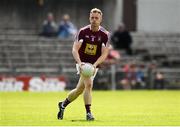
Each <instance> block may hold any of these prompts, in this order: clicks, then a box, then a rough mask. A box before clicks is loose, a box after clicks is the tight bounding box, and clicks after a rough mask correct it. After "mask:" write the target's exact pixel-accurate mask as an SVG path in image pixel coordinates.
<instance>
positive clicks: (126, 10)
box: [0, 0, 180, 91]
mask: <svg viewBox="0 0 180 127" xmlns="http://www.w3.org/2000/svg"><path fill="white" fill-rule="evenodd" d="M94 7H97V8H99V9H101V10H102V11H103V22H102V26H103V27H105V28H106V29H107V30H109V31H110V32H111V35H112V36H111V43H112V49H111V51H110V53H109V56H108V58H107V60H106V61H105V62H104V63H103V64H102V65H101V69H100V70H99V72H98V74H97V77H96V78H95V81H94V82H95V84H94V89H97V90H134V89H179V88H180V13H179V12H180V1H179V0H83V1H82V0H28V1H25V0H13V1H12V0H1V1H0V17H1V18H0V19H1V20H0V91H64V90H69V89H72V88H74V87H75V85H76V83H77V81H78V75H76V69H75V61H74V59H73V57H72V54H71V49H72V44H73V41H74V36H75V35H76V33H77V32H78V29H79V28H81V27H83V26H85V25H87V24H89V11H90V10H91V9H92V8H94Z"/></svg>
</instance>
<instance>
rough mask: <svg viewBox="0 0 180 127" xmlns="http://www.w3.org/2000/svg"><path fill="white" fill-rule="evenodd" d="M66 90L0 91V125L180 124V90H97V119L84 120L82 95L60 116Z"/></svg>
mask: <svg viewBox="0 0 180 127" xmlns="http://www.w3.org/2000/svg"><path fill="white" fill-rule="evenodd" d="M66 95H67V92H59V93H32V92H1V93H0V125H11V126H12V125H36V126H45V125H46V126H53V125H54V126H84V125H86V126H93V125H99V126H103V125H104V126H110V125H122V126H127V125H152V126H162V125H179V126H180V92H179V91H166V90H165V91H94V92H93V103H92V112H93V114H94V116H95V118H96V120H95V121H92V122H88V121H85V108H84V104H83V97H82V95H81V96H80V97H79V98H78V99H77V100H75V101H74V102H72V104H70V105H69V106H68V107H67V109H66V111H65V116H64V120H57V118H56V115H57V111H58V108H57V103H58V101H60V100H63V99H64V98H65V97H66Z"/></svg>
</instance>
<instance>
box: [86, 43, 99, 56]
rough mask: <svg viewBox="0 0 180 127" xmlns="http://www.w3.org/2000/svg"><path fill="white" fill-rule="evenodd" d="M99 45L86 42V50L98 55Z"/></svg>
mask: <svg viewBox="0 0 180 127" xmlns="http://www.w3.org/2000/svg"><path fill="white" fill-rule="evenodd" d="M96 51H97V45H93V44H89V43H86V48H85V52H84V53H86V54H88V55H96Z"/></svg>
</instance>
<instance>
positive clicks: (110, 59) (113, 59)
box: [100, 46, 121, 67]
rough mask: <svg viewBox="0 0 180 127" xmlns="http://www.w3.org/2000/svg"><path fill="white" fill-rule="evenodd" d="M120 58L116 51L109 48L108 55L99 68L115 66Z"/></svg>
mask: <svg viewBox="0 0 180 127" xmlns="http://www.w3.org/2000/svg"><path fill="white" fill-rule="evenodd" d="M120 58H121V56H120V53H119V52H118V51H117V50H115V49H113V47H112V46H110V51H109V54H108V56H107V58H106V60H105V61H104V62H103V64H102V65H101V66H100V67H107V66H110V65H112V64H117V63H118V61H119V60H120Z"/></svg>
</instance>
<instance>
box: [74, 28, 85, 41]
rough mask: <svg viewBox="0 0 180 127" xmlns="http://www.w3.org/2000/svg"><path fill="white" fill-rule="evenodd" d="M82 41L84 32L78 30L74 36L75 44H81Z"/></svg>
mask: <svg viewBox="0 0 180 127" xmlns="http://www.w3.org/2000/svg"><path fill="white" fill-rule="evenodd" d="M83 39H84V32H83V30H79V32H78V33H77V34H76V38H75V42H81V41H80V40H82V41H83Z"/></svg>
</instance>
